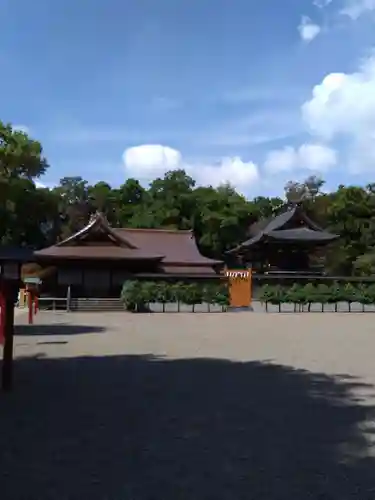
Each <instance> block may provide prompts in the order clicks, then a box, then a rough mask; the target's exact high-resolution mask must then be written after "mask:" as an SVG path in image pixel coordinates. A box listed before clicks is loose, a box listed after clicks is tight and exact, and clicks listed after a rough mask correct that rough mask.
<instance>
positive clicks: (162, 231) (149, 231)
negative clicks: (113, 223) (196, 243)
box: [113, 227, 193, 234]
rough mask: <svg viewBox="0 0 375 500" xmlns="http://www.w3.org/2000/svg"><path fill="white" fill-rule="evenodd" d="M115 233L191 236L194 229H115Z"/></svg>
mask: <svg viewBox="0 0 375 500" xmlns="http://www.w3.org/2000/svg"><path fill="white" fill-rule="evenodd" d="M113 229H114V230H115V231H134V232H135V231H138V232H145V233H151V232H155V233H176V234H190V233H192V232H193V230H192V229H164V228H160V229H158V228H154V227H150V228H147V227H114V228H113Z"/></svg>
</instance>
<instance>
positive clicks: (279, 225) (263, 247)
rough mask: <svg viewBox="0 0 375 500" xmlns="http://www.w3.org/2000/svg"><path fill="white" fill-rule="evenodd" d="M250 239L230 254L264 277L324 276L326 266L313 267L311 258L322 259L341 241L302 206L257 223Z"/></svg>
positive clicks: (292, 207) (251, 231)
mask: <svg viewBox="0 0 375 500" xmlns="http://www.w3.org/2000/svg"><path fill="white" fill-rule="evenodd" d="M249 236H250V237H249V239H248V240H246V241H244V242H243V243H241V244H240V245H238V246H237V247H236V248H233V249H232V250H229V252H228V254H229V255H230V256H232V257H235V258H236V259H237V261H238V263H241V264H243V265H246V266H251V267H252V268H253V271H255V272H257V273H263V274H288V273H293V274H322V273H323V272H324V266H322V265H313V264H312V262H311V258H310V256H311V255H322V249H324V248H325V247H326V246H327V245H328V244H329V243H331V242H332V241H334V240H336V239H337V238H339V236H338V235H337V234H332V233H329V232H327V231H325V230H324V229H322V228H321V227H319V226H318V225H317V224H315V222H313V221H312V220H311V219H310V218H309V217H308V216H307V214H306V213H305V212H304V210H303V207H302V204H301V203H294V204H291V205H289V206H288V207H286V208H284V210H283V212H282V213H280V214H279V215H276V216H274V217H271V218H268V219H263V220H260V221H259V222H256V223H254V224H253V225H252V226H250V228H249Z"/></svg>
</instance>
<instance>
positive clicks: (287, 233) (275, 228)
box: [228, 205, 339, 253]
mask: <svg viewBox="0 0 375 500" xmlns="http://www.w3.org/2000/svg"><path fill="white" fill-rule="evenodd" d="M294 217H296V218H297V217H298V218H299V219H300V220H301V221H302V222H304V223H305V224H306V226H307V227H301V228H295V229H283V227H285V226H286V224H288V222H290V221H292V219H293V218H294ZM249 233H250V235H251V236H252V237H251V238H249V239H248V240H246V241H244V242H243V243H241V244H240V245H239V246H237V247H236V248H234V249H232V250H229V252H228V253H235V252H237V251H238V250H241V249H242V248H246V247H250V246H252V245H254V244H255V243H258V242H260V241H262V240H264V239H267V238H268V239H273V240H280V241H293V240H294V241H305V242H310V243H313V242H317V243H318V242H329V241H333V240H335V239H337V238H339V235H337V234H331V233H328V232H327V231H323V229H322V228H321V227H319V226H318V225H317V224H315V222H313V221H312V220H311V219H310V218H309V217H308V216H307V215H306V214H305V213H304V212H303V210H302V209H301V207H300V206H299V205H295V206H294V207H291V208H289V209H288V210H286V211H285V212H283V213H281V214H279V215H277V216H276V217H271V218H268V219H263V220H261V221H259V222H256V223H255V224H253V225H252V226H251V227H250V231H249Z"/></svg>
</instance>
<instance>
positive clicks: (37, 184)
mask: <svg viewBox="0 0 375 500" xmlns="http://www.w3.org/2000/svg"><path fill="white" fill-rule="evenodd" d="M34 184H35V187H37V188H43V189H44V188H46V187H47V186H46V185H45V184H43V183H42V182H39V181H34Z"/></svg>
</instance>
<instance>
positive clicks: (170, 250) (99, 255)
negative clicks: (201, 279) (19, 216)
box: [35, 214, 222, 267]
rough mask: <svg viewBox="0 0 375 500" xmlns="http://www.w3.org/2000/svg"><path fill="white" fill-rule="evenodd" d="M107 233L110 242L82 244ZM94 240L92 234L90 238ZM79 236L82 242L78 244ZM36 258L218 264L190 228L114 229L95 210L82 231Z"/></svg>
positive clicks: (42, 252) (199, 264) (47, 249)
mask: <svg viewBox="0 0 375 500" xmlns="http://www.w3.org/2000/svg"><path fill="white" fill-rule="evenodd" d="M90 234H91V235H95V234H98V235H101V237H102V236H103V235H105V236H106V238H107V242H112V244H107V245H100V244H98V245H96V244H95V241H91V242H90V245H84V244H83V243H84V239H85V238H87V236H88V235H90ZM91 239H92V240H95V237H92V238H91ZM80 240H82V244H80ZM35 256H36V257H39V258H55V259H57V258H61V259H82V260H84V259H145V260H146V259H148V260H158V259H159V260H162V261H163V264H176V265H178V264H182V265H198V266H201V265H205V266H206V267H210V266H213V265H215V264H221V263H222V262H221V261H219V260H213V259H209V258H207V257H204V256H203V255H201V254H200V252H199V250H198V247H197V244H196V241H195V238H194V236H193V233H192V232H191V231H179V230H167V229H129V228H120V229H114V228H112V227H110V226H109V225H108V222H107V221H106V219H105V218H104V217H103V215H102V214H96V215H95V216H94V217H93V218H92V219H91V221H90V222H89V224H88V225H87V226H86V227H84V228H83V229H82V230H81V231H79V232H78V233H76V234H74V235H73V236H71V237H69V238H67V239H66V240H64V241H62V242H60V243H58V244H57V245H54V246H52V247H49V248H45V249H43V250H40V251H38V252H35Z"/></svg>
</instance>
